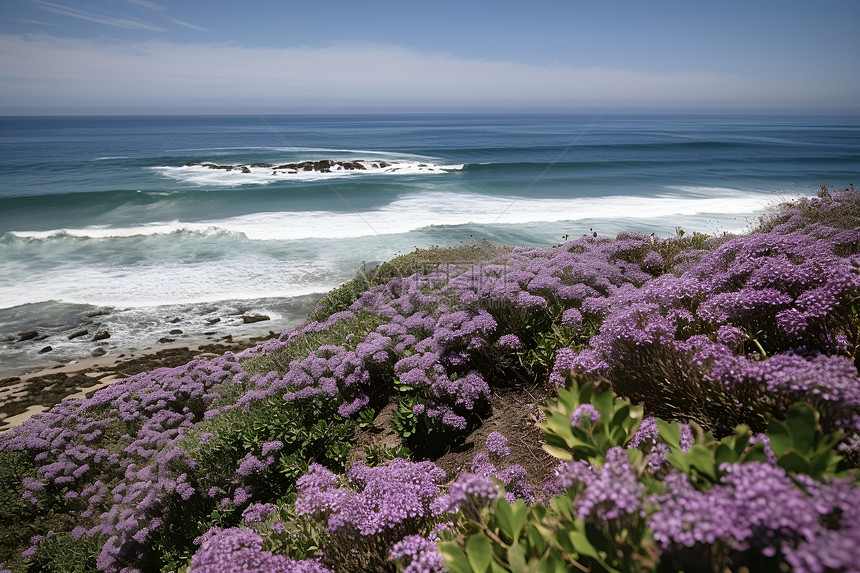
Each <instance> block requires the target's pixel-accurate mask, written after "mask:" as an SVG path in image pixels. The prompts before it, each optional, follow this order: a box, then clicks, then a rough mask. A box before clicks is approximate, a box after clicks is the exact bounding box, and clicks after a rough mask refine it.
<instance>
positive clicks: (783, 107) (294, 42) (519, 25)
mask: <svg viewBox="0 0 860 573" xmlns="http://www.w3.org/2000/svg"><path fill="white" fill-rule="evenodd" d="M858 22H860V1H858V0H821V1H820V2H812V1H811V0H804V1H793V0H783V1H779V2H777V1H770V0H762V1H757V0H745V1H734V0H721V1H709V2H700V1H696V0H685V1H668V0H667V1H663V0H635V1H634V0H566V1H543V0H531V1H528V2H526V1H519V2H508V1H506V0H498V1H495V2H470V1H468V0H460V1H459V2H451V1H447V0H442V1H438V0H437V1H434V2H429V3H410V2H405V1H403V0H400V1H398V2H393V1H392V2H388V1H384V2H358V1H355V0H351V1H349V2H340V1H327V0H317V1H314V2H286V1H245V2H238V1H235V0H229V1H225V0H206V1H201V0H183V1H182V2H179V1H169V0H160V1H152V0H110V1H107V0H74V1H72V0H3V2H2V4H0V114H55V113H302V112H356V111H357V112H360V111H368V112H385V111H394V112H397V111H419V112H420V111H427V112H436V111H476V110H481V111H496V110H499V111H502V110H516V111H593V110H601V111H613V110H620V111H649V110H655V111H757V112H761V111H767V112H793V111H810V112H832V113H854V114H856V113H860V34H858V33H857V30H856V26H857V23H858Z"/></svg>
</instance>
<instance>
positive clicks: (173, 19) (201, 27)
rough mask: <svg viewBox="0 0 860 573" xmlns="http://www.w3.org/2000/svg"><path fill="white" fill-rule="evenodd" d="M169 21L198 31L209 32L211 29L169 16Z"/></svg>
mask: <svg viewBox="0 0 860 573" xmlns="http://www.w3.org/2000/svg"><path fill="white" fill-rule="evenodd" d="M170 21H171V22H173V23H174V24H179V25H180V26H185V27H186V28H191V29H192V30H197V31H198V32H211V31H212V30H210V29H209V28H204V27H203V26H195V25H194V24H189V23H188V22H185V21H183V20H180V19H179V18H171V19H170Z"/></svg>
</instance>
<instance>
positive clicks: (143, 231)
mask: <svg viewBox="0 0 860 573" xmlns="http://www.w3.org/2000/svg"><path fill="white" fill-rule="evenodd" d="M676 189H678V190H684V193H683V194H678V193H666V194H664V195H660V196H650V197H648V196H635V195H630V196H624V195H615V196H606V197H585V198H573V197H572V198H566V199H532V198H523V197H498V196H488V195H479V194H474V193H454V192H447V191H429V192H427V191H425V192H418V193H414V194H410V195H405V196H402V197H400V198H398V199H396V200H394V201H392V202H391V203H389V204H387V205H385V206H383V207H381V208H378V209H373V210H366V211H361V212H336V211H326V210H316V211H286V212H266V213H253V214H249V215H242V216H238V217H231V218H227V219H219V220H210V221H201V222H195V223H190V222H182V221H167V222H160V223H152V224H147V225H139V226H133V227H122V228H105V227H87V228H81V229H73V228H70V229H62V230H54V231H34V232H15V233H13V234H15V235H17V236H19V237H31V238H37V239H45V238H48V237H52V236H57V235H69V236H73V237H90V238H109V237H134V236H145V235H155V234H169V233H175V232H178V231H191V232H196V233H204V234H214V233H225V232H226V233H236V234H237V236H243V237H246V238H248V239H251V240H262V241H266V240H278V241H292V240H302V239H312V238H321V239H347V238H356V237H363V236H372V235H391V234H398V233H407V232H409V231H414V230H417V229H422V228H426V227H432V226H439V225H465V224H476V225H522V224H529V223H539V222H560V221H580V220H583V219H613V220H619V219H657V218H666V217H678V216H697V215H713V216H714V218H717V219H718V218H720V217H721V216H723V217H726V216H728V217H735V216H739V215H753V214H755V213H758V212H761V211H762V210H764V209H765V208H766V207H767V206H768V204H769V203H771V202H772V197H771V196H769V195H765V194H760V193H747V192H743V191H739V190H735V189H726V188H705V187H696V188H680V187H679V188H676Z"/></svg>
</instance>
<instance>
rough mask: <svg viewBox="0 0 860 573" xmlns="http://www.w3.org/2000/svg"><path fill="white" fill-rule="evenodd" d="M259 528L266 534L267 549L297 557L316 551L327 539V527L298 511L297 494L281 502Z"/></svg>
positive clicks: (265, 546)
mask: <svg viewBox="0 0 860 573" xmlns="http://www.w3.org/2000/svg"><path fill="white" fill-rule="evenodd" d="M256 531H257V533H259V534H260V536H261V537H262V538H263V549H264V550H266V551H271V552H272V553H276V554H280V555H291V556H293V557H294V558H296V559H304V558H305V557H307V556H310V555H314V554H316V553H317V552H318V551H319V549H320V547H322V546H323V543H324V541H325V539H326V531H325V529H324V528H322V527H321V526H320V525H319V523H318V522H317V521H315V520H313V519H308V518H307V516H303V515H301V516H300V515H297V514H296V511H295V495H291V496H290V497H289V499H288V500H287V501H285V502H283V503H279V504H278V509H277V510H276V511H273V512H272V513H271V514H269V516H268V517H267V518H266V520H265V521H264V522H263V523H261V524H259V525H258V526H257V527H256Z"/></svg>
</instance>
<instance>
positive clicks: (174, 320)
mask: <svg viewBox="0 0 860 573" xmlns="http://www.w3.org/2000/svg"><path fill="white" fill-rule="evenodd" d="M169 322H170V324H176V323H177V322H182V319H181V318H179V317H176V318H171V319H170V320H169Z"/></svg>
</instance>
